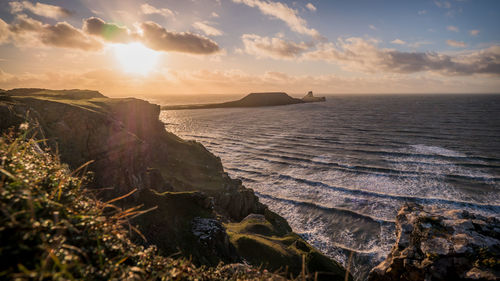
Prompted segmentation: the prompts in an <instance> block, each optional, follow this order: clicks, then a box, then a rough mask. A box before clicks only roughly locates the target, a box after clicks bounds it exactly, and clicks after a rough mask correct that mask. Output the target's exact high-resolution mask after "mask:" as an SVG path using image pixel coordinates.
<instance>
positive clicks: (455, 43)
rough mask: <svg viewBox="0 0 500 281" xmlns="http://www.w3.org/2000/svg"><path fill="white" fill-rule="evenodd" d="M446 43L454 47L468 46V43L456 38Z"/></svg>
mask: <svg viewBox="0 0 500 281" xmlns="http://www.w3.org/2000/svg"><path fill="white" fill-rule="evenodd" d="M446 44H448V46H452V47H465V46H467V44H465V42H462V41H455V40H446Z"/></svg>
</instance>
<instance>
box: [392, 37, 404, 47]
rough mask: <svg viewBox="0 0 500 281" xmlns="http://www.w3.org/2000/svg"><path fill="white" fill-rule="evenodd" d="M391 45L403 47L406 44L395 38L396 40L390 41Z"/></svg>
mask: <svg viewBox="0 0 500 281" xmlns="http://www.w3.org/2000/svg"><path fill="white" fill-rule="evenodd" d="M391 43H392V44H396V45H405V44H406V42H405V41H403V40H401V39H397V38H396V39H394V40H392V41H391Z"/></svg>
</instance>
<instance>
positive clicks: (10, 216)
mask: <svg viewBox="0 0 500 281" xmlns="http://www.w3.org/2000/svg"><path fill="white" fill-rule="evenodd" d="M82 184H83V179H82V178H81V177H74V176H72V175H71V174H70V172H69V171H68V169H67V167H66V166H65V165H63V164H61V163H60V162H59V161H58V159H57V158H56V157H54V156H52V155H51V154H49V153H46V152H43V151H41V150H40V149H39V147H38V146H37V144H36V142H35V141H33V140H28V141H25V140H23V139H22V138H14V137H12V136H10V137H9V136H7V137H2V138H0V210H1V212H0V257H1V258H0V279H5V280H13V279H16V278H17V279H19V280H28V279H57V280H72V279H85V280H124V279H126V278H129V279H130V280H171V279H176V280H195V279H196V280H220V279H222V280H224V279H225V280H227V279H234V278H241V279H243V280H244V279H255V280H260V279H269V278H273V279H274V278H279V277H278V276H275V275H272V274H270V273H267V272H259V271H257V270H254V269H251V268H249V267H246V266H235V265H226V266H223V265H220V266H219V267H217V268H204V267H195V266H194V265H193V264H192V263H190V262H189V261H186V260H183V259H171V258H165V257H162V256H159V255H157V253H156V250H155V248H152V247H151V248H148V249H144V248H143V247H140V246H137V245H135V244H133V243H132V242H131V241H130V240H129V239H128V234H129V233H128V231H127V230H126V229H125V228H124V227H123V225H127V218H129V217H130V216H133V215H134V214H138V212H137V210H128V211H127V210H121V209H119V208H117V207H114V206H112V205H110V204H105V203H103V202H100V201H98V200H95V199H93V198H92V196H91V194H89V193H88V192H86V191H85V189H84V186H83V185H82Z"/></svg>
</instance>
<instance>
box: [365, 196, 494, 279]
mask: <svg viewBox="0 0 500 281" xmlns="http://www.w3.org/2000/svg"><path fill="white" fill-rule="evenodd" d="M396 226H397V241H396V244H395V245H394V247H393V248H392V250H391V252H390V254H389V256H388V257H387V259H386V260H385V261H384V262H382V263H381V264H379V265H378V266H377V267H375V268H374V269H372V271H371V272H370V274H369V277H368V280H369V281H378V280H411V281H413V280H443V281H445V280H500V221H499V220H498V219H496V218H493V217H484V216H481V215H478V214H472V213H469V212H467V211H463V210H443V209H438V208H430V207H422V206H420V205H415V204H412V205H406V206H404V207H403V208H402V209H401V210H400V211H399V213H398V215H397V220H396Z"/></svg>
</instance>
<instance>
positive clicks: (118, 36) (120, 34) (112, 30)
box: [83, 17, 132, 43]
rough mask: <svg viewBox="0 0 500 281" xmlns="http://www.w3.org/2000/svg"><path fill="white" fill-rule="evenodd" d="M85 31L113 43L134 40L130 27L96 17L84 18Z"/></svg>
mask: <svg viewBox="0 0 500 281" xmlns="http://www.w3.org/2000/svg"><path fill="white" fill-rule="evenodd" d="M83 31H85V32H86V33H88V34H90V35H94V36H98V37H101V38H102V39H104V40H106V41H110V42H113V43H127V42H130V41H131V40H132V38H131V34H130V31H129V30H128V28H126V27H123V26H119V25H116V24H114V23H106V22H105V21H104V20H102V19H100V18H96V17H91V18H88V19H86V20H84V22H83Z"/></svg>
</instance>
